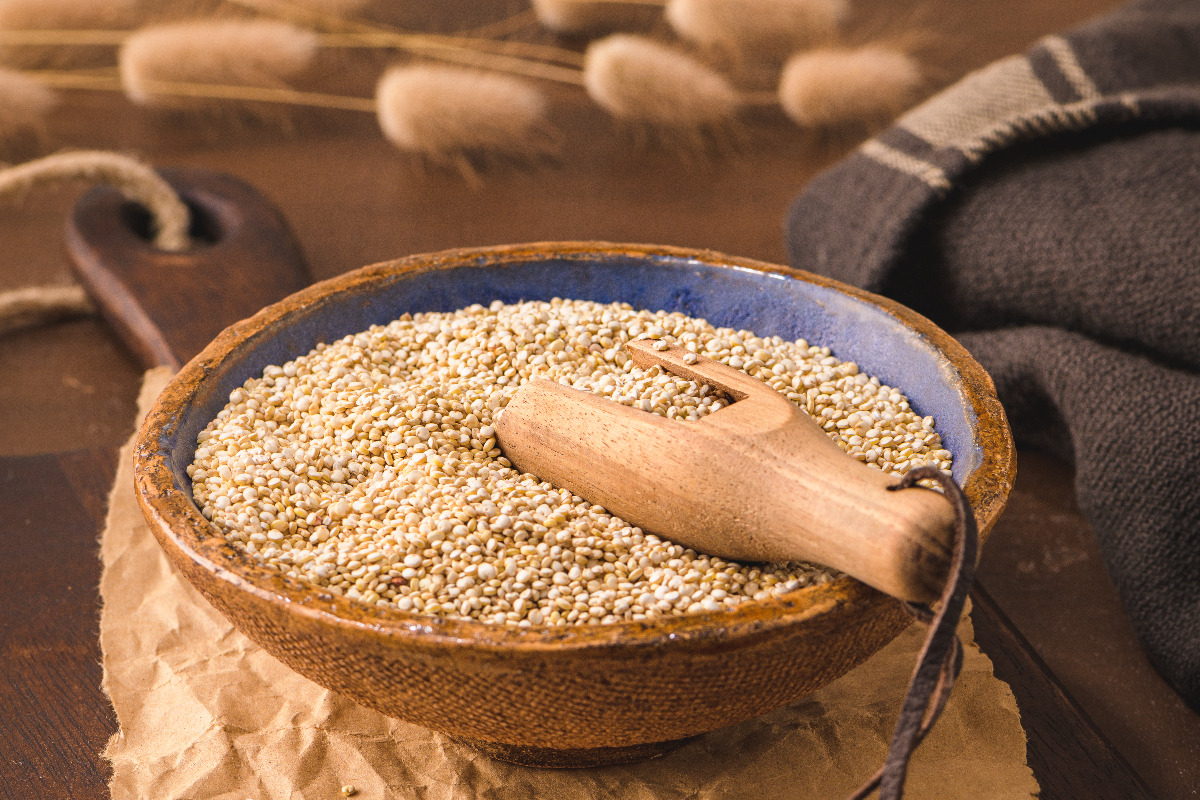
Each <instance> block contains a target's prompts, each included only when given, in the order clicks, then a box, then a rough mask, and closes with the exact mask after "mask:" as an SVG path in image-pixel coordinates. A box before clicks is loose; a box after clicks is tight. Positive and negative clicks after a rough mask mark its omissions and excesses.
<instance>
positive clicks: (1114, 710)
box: [0, 0, 1200, 799]
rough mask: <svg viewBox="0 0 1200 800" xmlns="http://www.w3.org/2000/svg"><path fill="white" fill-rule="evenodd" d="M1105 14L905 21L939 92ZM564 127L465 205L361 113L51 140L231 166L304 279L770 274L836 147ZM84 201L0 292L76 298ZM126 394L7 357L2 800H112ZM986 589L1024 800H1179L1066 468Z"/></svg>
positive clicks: (592, 118) (998, 555)
mask: <svg viewBox="0 0 1200 800" xmlns="http://www.w3.org/2000/svg"><path fill="white" fill-rule="evenodd" d="M1114 4H1115V3H1114V2H1112V0H1065V1H1064V2H1058V3H1044V2H1037V1H1035V0H1001V2H996V3H989V4H975V3H971V4H966V3H963V4H959V3H954V2H950V0H936V1H935V2H930V3H927V4H925V5H924V9H925V11H923V12H922V14H921V15H919V16H920V18H921V19H922V20H923V21H924V22H925V24H927V25H929V26H931V28H932V29H933V30H934V32H935V33H936V34H937V35H936V37H935V39H936V41H935V43H934V44H935V45H936V47H935V48H934V50H935V52H936V54H937V55H936V58H935V61H936V64H937V66H938V68H939V69H940V70H941V71H942V72H943V73H944V77H945V79H947V80H948V79H950V78H953V77H954V76H956V75H960V74H962V73H963V72H965V71H966V70H968V69H971V68H975V67H978V66H982V65H983V64H985V63H987V62H988V61H990V60H992V59H994V58H997V57H999V56H1003V55H1005V54H1008V53H1012V52H1018V51H1020V50H1021V49H1023V48H1024V47H1026V46H1027V45H1028V44H1030V43H1031V42H1032V41H1033V40H1034V39H1035V38H1036V37H1037V36H1039V35H1042V34H1045V33H1049V32H1052V31H1055V30H1058V29H1060V28H1063V27H1065V26H1068V25H1070V24H1073V23H1074V22H1077V21H1079V20H1082V19H1084V18H1086V17H1088V16H1091V15H1092V14H1095V13H1098V12H1100V11H1102V10H1104V9H1105V8H1107V7H1111V6H1112V5H1114ZM407 5H408V6H409V7H411V8H413V9H414V10H413V11H412V12H411V16H410V18H409V20H408V21H410V22H413V23H416V24H427V23H429V24H433V23H437V24H441V23H443V22H444V20H443V19H442V16H443V15H447V14H448V15H451V16H453V15H458V16H459V17H465V16H470V15H471V14H476V15H477V16H478V15H480V14H482V13H483V11H478V12H476V11H471V10H470V9H473V8H476V7H478V8H479V9H484V7H485V6H487V7H488V9H490V11H491V12H492V13H493V15H496V11H497V8H498V7H501V6H505V5H506V4H505V3H502V2H498V3H494V4H493V3H488V4H484V3H474V4H472V3H467V2H465V0H462V1H456V2H446V3H445V4H415V3H412V4H407ZM508 5H509V6H510V7H513V8H515V6H516V3H515V0H514V2H513V3H510V4H508ZM858 7H859V8H860V9H861V11H860V12H859V13H860V15H861V16H863V17H871V16H872V15H874V16H875V17H876V18H878V19H879V20H881V21H883V22H885V23H890V21H891V20H894V19H896V18H899V17H900V16H903V15H901V14H900V13H899V12H893V11H892V9H893V6H892V5H889V4H884V3H882V2H881V1H880V2H864V3H862V4H859V6H858ZM377 10H378V7H377ZM484 10H486V9H484ZM885 10H886V11H885ZM475 21H482V20H475ZM883 27H887V25H886V24H884V25H883ZM558 113H559V114H560V115H561V116H562V117H563V120H564V121H565V122H567V123H569V125H568V131H567V135H566V142H565V153H566V156H565V157H564V158H563V160H562V162H561V163H560V164H558V165H553V166H548V167H545V168H543V169H541V170H538V171H535V172H519V171H510V172H505V173H502V174H495V175H487V176H485V177H484V180H483V182H482V185H481V186H479V187H472V186H470V185H468V184H467V183H465V182H463V181H462V180H459V179H458V177H457V176H455V175H454V174H451V173H444V172H437V171H422V170H420V169H418V168H416V167H415V166H414V165H413V164H412V163H411V162H410V161H409V160H407V159H405V158H404V157H403V156H401V155H399V154H397V153H396V152H395V151H393V150H392V149H391V148H390V147H389V146H388V145H387V144H386V143H385V142H383V141H382V140H381V137H380V136H379V135H378V133H377V131H376V130H375V129H374V127H373V124H372V122H371V121H370V120H369V119H364V118H357V117H355V118H349V117H346V116H344V115H339V114H334V113H329V114H324V113H321V114H316V113H314V114H312V115H308V116H306V117H304V118H302V119H299V120H296V121H294V122H293V124H292V125H291V133H290V134H289V135H287V136H284V135H281V134H278V133H271V132H264V131H261V130H257V129H248V130H245V129H243V130H240V131H239V130H229V129H225V128H219V127H213V126H212V125H208V124H203V123H199V124H197V123H195V122H180V121H179V120H176V119H172V118H166V117H159V116H153V115H146V114H144V113H142V112H140V111H138V110H137V109H133V108H131V107H130V106H129V105H128V104H126V103H124V101H121V100H119V99H117V98H115V97H112V96H108V95H87V94H83V93H75V94H72V95H69V96H68V97H67V101H66V102H64V103H63V104H62V105H61V106H60V108H59V110H57V111H56V112H54V115H53V117H52V119H51V121H50V129H51V139H50V141H49V142H48V145H47V146H48V147H49V148H51V149H53V148H58V147H65V146H74V147H83V146H88V147H110V148H114V149H119V150H125V151H133V152H138V153H140V154H142V155H144V156H145V157H147V158H149V159H150V160H151V161H153V162H154V163H155V164H158V165H187V164H194V165H200V166H206V167H210V168H215V169H220V170H224V171H227V172H230V173H232V174H234V175H236V176H238V177H240V178H242V179H244V180H246V181H248V182H250V183H251V184H252V185H254V186H255V187H256V188H258V189H259V190H261V191H262V192H263V193H264V194H266V195H267V196H268V197H269V198H270V199H271V200H272V201H274V202H275V204H276V205H277V206H278V207H279V208H280V209H281V210H282V212H283V214H284V216H285V217H286V219H287V221H288V223H289V224H290V225H291V226H292V227H293V228H294V229H295V230H296V232H297V235H298V237H299V239H300V241H301V244H302V247H303V250H304V253H305V256H306V258H307V260H308V263H309V265H310V267H311V270H312V275H313V277H314V278H324V277H328V276H331V275H335V274H338V273H341V272H344V271H346V270H348V269H352V268H354V267H358V266H361V265H363V264H366V263H371V262H374V261H379V260H383V259H386V258H392V257H395V256H399V255H403V254H407V253H413V252H421V251H428V250H435V249H441V248H445V247H452V246H469V245H478V244H492V243H504V242H516V241H532V240H544V239H608V240H613V241H646V242H656V243H663V244H677V245H683V246H691V247H712V248H715V249H719V250H723V251H726V252H729V253H733V254H737V255H743V256H749V257H754V258H760V259H764V260H769V261H782V260H783V259H784V253H783V239H782V235H781V232H780V226H781V222H782V219H783V214H784V211H785V209H786V207H787V203H788V200H789V199H790V198H791V197H792V195H793V194H794V193H795V192H796V191H797V190H798V189H799V188H800V187H801V186H802V185H803V184H804V182H805V181H806V180H807V179H808V178H809V177H811V176H812V175H813V174H815V172H816V171H818V170H819V169H820V168H821V167H823V166H825V165H827V164H829V163H831V162H832V161H833V160H834V159H836V158H837V157H838V156H840V155H841V154H843V153H845V152H846V151H847V149H848V148H849V147H850V146H851V145H852V144H853V140H846V141H842V140H833V141H831V140H827V139H821V138H818V137H813V136H810V135H807V134H804V133H802V132H798V131H797V130H796V129H794V128H792V127H790V126H789V125H787V124H786V123H785V122H784V121H782V120H781V119H778V118H776V117H773V116H771V115H770V114H766V115H764V119H762V120H760V121H758V122H756V123H755V126H754V129H753V131H752V133H751V136H750V137H749V142H748V148H747V150H746V151H745V152H744V153H743V154H741V155H739V156H737V157H734V158H728V159H724V160H720V161H715V162H704V161H695V160H692V161H688V160H684V159H680V158H677V157H674V156H672V155H670V154H669V153H664V152H662V151H661V150H658V151H655V150H651V151H647V150H637V149H634V148H632V147H631V144H630V140H629V139H628V138H627V137H624V136H622V135H621V134H619V133H617V132H614V131H613V129H612V128H611V127H610V126H609V125H608V123H607V122H606V120H605V119H604V117H603V115H602V114H600V113H599V112H597V111H595V110H594V109H590V108H588V107H586V106H585V105H582V104H579V103H577V102H574V101H572V100H571V98H569V97H568V98H566V99H565V100H564V105H563V106H562V110H561V111H560V112H558ZM275 130H278V128H276V129H275ZM82 188H83V187H81V186H72V187H66V188H65V189H63V190H60V191H49V190H47V191H43V192H38V193H35V194H34V195H31V196H30V197H29V198H28V199H27V201H26V202H25V203H24V205H23V206H22V207H20V208H13V207H7V206H6V207H5V208H3V214H0V241H3V242H4V244H5V247H4V252H3V253H2V254H0V289H8V288H17V287H20V286H27V285H35V284H41V283H59V284H62V283H66V282H67V281H69V280H70V275H69V269H68V266H67V259H66V256H65V253H64V249H63V244H62V241H63V236H62V229H63V224H64V221H65V220H66V218H67V215H68V214H69V212H70V210H71V208H72V204H73V202H74V200H75V198H76V197H77V195H78V194H79V192H80V191H81V189H82ZM139 375H140V370H139V368H138V367H137V365H136V363H135V362H134V360H133V358H132V357H131V356H130V355H129V354H128V353H127V352H126V351H125V350H124V349H123V347H122V346H121V345H120V343H119V342H118V340H117V339H116V338H115V336H114V335H113V333H112V332H111V330H110V329H109V328H107V327H106V326H105V325H103V324H102V323H100V322H98V321H95V320H81V321H76V322H70V323H64V324H60V325H56V326H53V327H50V328H45V329H41V330H36V331H30V332H26V333H22V334H19V335H15V336H10V337H7V338H5V339H2V340H0V512H2V513H0V559H2V560H0V564H3V570H4V580H3V581H0V798H22V799H24V798H38V797H43V798H68V797H73V798H99V797H104V796H106V791H105V789H104V775H105V766H104V764H103V762H102V760H101V759H100V758H99V756H98V752H99V750H100V749H101V747H102V746H103V743H104V741H105V740H106V738H107V737H108V736H109V735H110V734H111V732H112V731H113V730H114V727H115V723H114V720H113V718H112V712H111V709H109V707H108V706H107V703H106V701H105V700H104V698H103V696H102V694H101V693H100V690H99V667H98V660H99V649H98V644H97V641H96V630H97V628H96V614H97V610H98V597H97V590H96V585H97V580H98V562H97V559H96V547H95V539H96V536H97V535H98V532H99V528H100V525H101V523H102V519H103V511H104V504H105V496H106V492H107V489H108V485H109V483H110V482H111V477H112V474H113V469H114V459H115V448H116V447H117V446H118V445H119V444H120V442H122V441H123V440H124V439H125V438H126V437H127V436H128V434H129V433H130V432H131V431H132V425H133V403H134V399H135V397H136V392H137V387H138V379H139ZM980 570H981V572H980V583H981V585H982V588H983V589H984V590H985V592H986V594H979V595H977V597H976V607H977V611H976V626H977V638H978V640H979V642H980V643H981V646H982V647H983V649H984V650H985V652H987V653H988V654H989V655H990V656H991V657H992V659H993V661H994V663H995V665H996V672H997V674H998V675H999V676H1000V677H1002V678H1004V679H1005V680H1007V681H1009V683H1010V684H1011V685H1012V687H1013V690H1014V693H1015V695H1016V697H1017V700H1018V703H1019V705H1020V707H1021V711H1022V715H1023V721H1024V724H1025V726H1026V729H1027V731H1028V733H1029V737H1030V743H1029V759H1030V764H1031V766H1032V767H1033V768H1034V770H1035V773H1036V775H1037V777H1038V779H1039V781H1041V782H1042V785H1043V786H1044V787H1045V789H1046V790H1045V792H1044V793H1043V796H1044V797H1062V798H1073V797H1113V798H1127V797H1151V796H1152V797H1159V798H1185V797H1194V796H1195V795H1196V792H1197V790H1198V789H1197V787H1200V715H1197V714H1196V712H1194V711H1192V710H1190V709H1188V708H1187V707H1186V706H1184V705H1183V703H1182V702H1181V701H1180V700H1179V699H1178V697H1177V696H1176V695H1174V694H1173V693H1172V692H1171V691H1170V689H1169V688H1167V687H1166V685H1165V684H1164V683H1163V681H1162V680H1161V679H1160V678H1158V676H1157V675H1156V673H1155V672H1154V671H1153V669H1152V668H1151V667H1150V666H1149V664H1148V663H1147V662H1146V659H1145V657H1144V655H1143V654H1142V653H1141V651H1140V649H1139V648H1138V646H1137V643H1136V639H1135V638H1134V636H1133V633H1132V630H1131V629H1130V627H1129V623H1128V622H1127V620H1126V618H1125V617H1124V615H1123V614H1122V612H1121V609H1120V605H1119V603H1118V601H1117V598H1116V596H1115V593H1114V591H1113V589H1112V585H1111V583H1110V581H1109V580H1108V578H1107V575H1106V574H1105V572H1104V569H1103V565H1102V563H1101V562H1100V560H1099V555H1098V552H1097V549H1096V545H1095V542H1094V540H1093V537H1092V536H1091V532H1090V530H1089V529H1088V526H1087V524H1086V522H1085V521H1084V520H1083V519H1082V518H1081V517H1080V515H1079V513H1078V511H1077V509H1076V508H1075V506H1074V501H1073V493H1072V488H1071V473H1070V470H1069V469H1068V468H1067V467H1065V466H1064V465H1062V464H1059V463H1057V462H1055V461H1052V460H1050V459H1047V458H1044V457H1041V456H1038V455H1037V454H1033V453H1022V454H1021V461H1020V475H1019V477H1018V481H1017V486H1016V489H1015V491H1014V493H1013V497H1012V500H1011V501H1010V504H1009V509H1008V511H1007V512H1006V515H1005V516H1004V517H1003V518H1002V519H1001V521H1000V524H999V525H998V526H997V528H996V530H995V532H994V534H993V537H992V540H991V541H990V542H989V544H988V546H987V548H986V549H985V552H984V555H983V559H982V562H981V565H980Z"/></svg>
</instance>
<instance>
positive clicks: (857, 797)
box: [850, 466, 979, 800]
mask: <svg viewBox="0 0 1200 800" xmlns="http://www.w3.org/2000/svg"><path fill="white" fill-rule="evenodd" d="M921 480H929V481H933V482H935V483H937V484H938V485H939V486H940V487H941V488H942V490H943V491H944V492H945V495H946V498H947V499H948V500H949V501H950V503H951V505H952V506H954V545H953V547H954V549H953V552H952V554H951V560H950V574H949V575H948V576H947V578H946V586H945V588H944V589H942V596H941V597H940V598H939V599H938V602H937V604H936V611H935V610H934V608H933V607H930V606H927V605H923V604H916V603H904V606H905V608H906V609H907V610H908V612H909V613H910V614H912V615H913V616H914V617H916V618H917V619H918V620H920V621H921V622H923V623H925V624H927V625H928V626H929V632H928V633H927V634H926V636H925V644H924V645H923V646H922V647H921V653H920V655H919V656H918V658H917V666H916V669H915V670H913V676H912V679H911V680H910V681H909V684H908V692H907V693H906V694H905V696H904V704H903V705H902V706H901V708H900V717H899V719H897V720H896V729H895V732H894V733H893V734H892V744H891V746H890V747H889V748H888V754H887V759H886V760H885V761H884V763H883V766H882V767H880V768H879V770H878V771H876V773H875V774H874V775H872V776H871V778H870V779H869V780H868V781H867V782H866V783H864V784H863V785H862V786H860V787H859V788H858V791H856V792H854V794H852V795H850V800H863V798H865V797H867V796H868V795H870V794H871V792H872V791H874V790H875V789H876V788H878V789H879V800H900V798H901V797H903V796H904V780H905V778H906V777H907V775H908V761H909V758H911V757H912V753H913V751H914V750H916V748H917V745H919V744H920V743H921V740H922V739H924V738H925V734H927V733H929V730H930V729H931V728H932V727H933V725H934V723H935V722H937V719H938V717H939V716H940V715H941V713H942V709H943V708H944V707H945V705H946V700H947V699H948V698H949V697H950V690H951V688H952V687H953V686H954V680H955V678H957V677H958V673H959V670H961V669H962V661H963V648H962V642H960V641H959V639H958V633H957V629H958V622H959V619H960V618H961V617H962V613H963V608H964V607H965V605H966V601H967V593H968V592H969V591H970V590H971V583H972V581H973V580H974V579H975V559H976V555H977V553H978V551H979V530H978V527H977V526H976V524H975V515H974V514H973V513H972V512H971V505H970V503H968V502H967V498H966V496H965V495H964V494H963V492H962V489H960V488H959V486H958V484H957V483H955V482H954V479H953V478H951V477H950V476H949V475H948V474H946V473H945V472H942V471H941V470H940V469H937V468H936V467H928V466H926V467H917V468H915V469H911V470H909V471H908V472H907V473H906V474H905V475H904V477H903V478H902V479H901V480H900V482H899V483H897V484H895V485H894V486H890V487H888V488H889V489H891V490H893V491H899V490H901V489H908V488H912V487H914V486H917V481H921ZM918 488H920V487H918Z"/></svg>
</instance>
